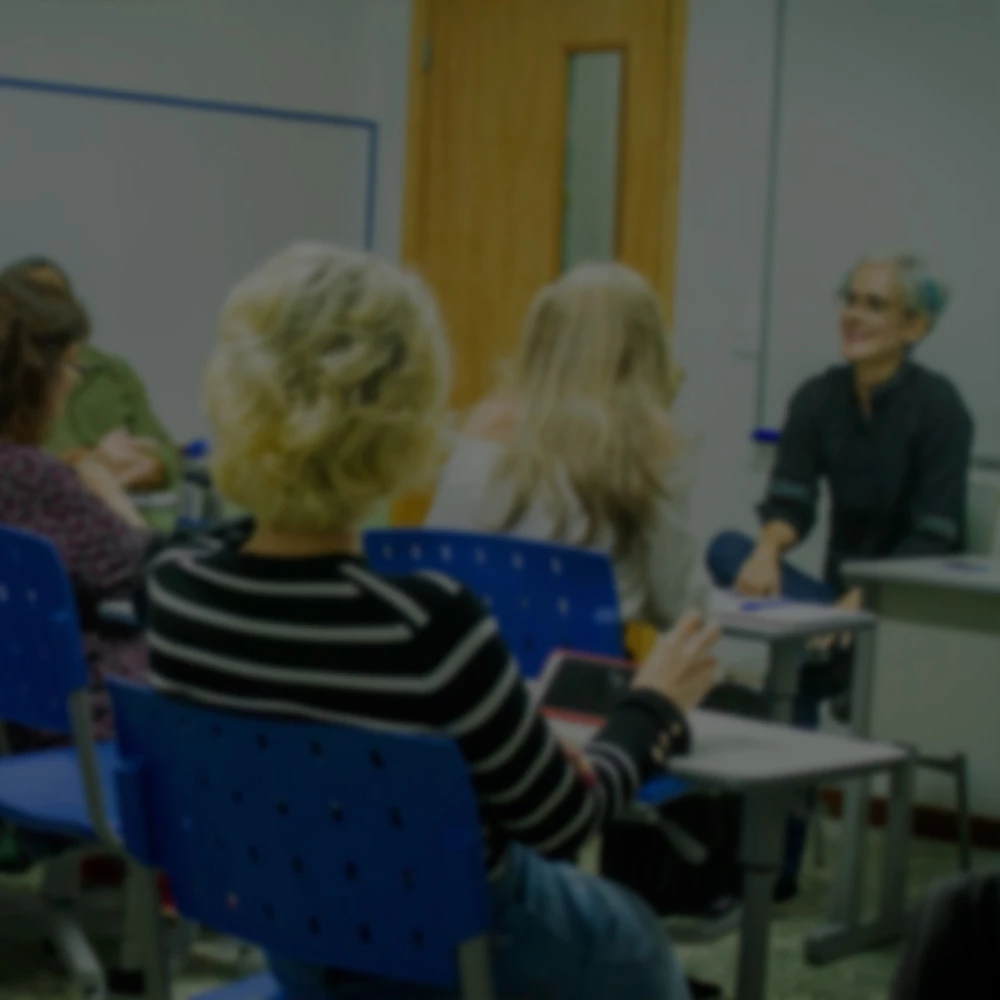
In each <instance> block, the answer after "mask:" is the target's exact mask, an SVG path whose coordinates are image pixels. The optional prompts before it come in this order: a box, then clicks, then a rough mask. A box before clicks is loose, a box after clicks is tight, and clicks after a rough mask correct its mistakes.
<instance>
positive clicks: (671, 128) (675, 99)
mask: <svg viewBox="0 0 1000 1000" xmlns="http://www.w3.org/2000/svg"><path fill="white" fill-rule="evenodd" d="M433 2H434V0H411V2H410V44H409V71H408V74H407V109H406V152H405V156H406V164H405V172H404V185H403V224H402V259H403V262H404V263H405V264H407V265H410V266H419V260H418V259H417V257H418V252H419V248H420V237H421V226H422V218H421V213H422V208H423V204H424V198H423V185H424V176H425V171H426V168H425V163H424V148H425V147H424V142H423V140H424V121H425V113H426V106H427V99H428V85H427V80H428V73H427V67H426V60H427V59H432V58H433V51H432V50H429V49H428V48H427V46H428V45H430V44H432V42H431V40H430V22H431V4H432V3H433ZM466 2H469V3H474V2H476V0H466ZM608 2H609V3H610V2H613V0H608ZM663 2H664V3H667V4H669V9H668V32H669V37H668V39H667V45H666V47H665V50H664V58H665V59H666V60H667V73H666V79H667V93H666V95H665V100H664V107H665V112H666V122H665V124H664V132H663V136H664V139H665V141H666V144H667V148H666V150H665V151H664V158H663V173H664V176H663V178H662V182H663V185H664V195H663V220H662V226H661V228H660V234H661V236H660V238H661V240H662V244H661V247H660V254H659V258H660V262H661V266H660V267H659V269H658V272H659V273H656V274H647V277H648V278H649V280H650V282H651V283H652V285H653V287H654V289H655V290H656V292H657V294H658V296H659V299H660V304H661V307H662V309H663V314H664V317H665V319H666V322H667V325H668V328H670V329H671V330H672V329H673V312H674V285H675V280H676V279H675V272H676V266H677V233H678V224H679V215H680V172H681V143H682V141H683V126H684V122H683V116H684V72H685V62H684V57H685V49H686V45H687V5H688V0H663ZM603 47H604V48H609V49H610V48H620V47H621V39H620V38H608V39H607V41H606V43H604V45H603ZM600 48H602V44H601V43H600V42H596V41H595V42H594V43H593V44H592V45H588V46H587V49H591V50H594V49H600ZM577 51H581V49H580V48H579V47H571V46H567V56H568V55H569V54H570V53H571V52H577ZM625 99H626V101H628V100H630V99H633V97H632V95H630V94H628V93H626V95H625ZM564 117H565V109H564ZM563 155H565V151H564V153H563ZM560 169H564V164H563V163H562V160H561V161H560ZM621 183H622V180H621V179H619V185H620V184H621ZM618 200H619V204H621V190H620V189H619V193H618ZM618 224H619V225H620V220H619V222H618ZM672 380H673V389H674V391H675V392H676V391H677V389H679V387H680V385H681V383H682V382H683V380H684V372H683V369H681V367H680V366H679V365H677V364H676V363H675V364H674V366H673V374H672ZM425 512H426V498H421V497H419V496H418V495H416V494H404V495H403V496H400V497H398V498H397V499H396V501H395V503H394V504H393V506H392V513H391V515H390V521H391V523H395V524H409V525H412V524H417V523H423V515H424V513H425Z"/></svg>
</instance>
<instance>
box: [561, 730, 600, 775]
mask: <svg viewBox="0 0 1000 1000" xmlns="http://www.w3.org/2000/svg"><path fill="white" fill-rule="evenodd" d="M558 743H559V746H560V747H562V751H563V753H564V754H565V755H566V757H567V758H568V760H569V762H570V766H571V767H572V768H573V770H574V771H575V772H576V776H577V777H578V778H579V779H580V780H581V781H582V782H583V783H584V784H585V785H587V786H593V785H596V784H597V781H598V779H597V772H596V771H595V770H594V767H593V765H592V764H591V763H590V761H589V760H588V759H587V757H586V755H585V754H584V752H583V751H582V750H581V749H580V748H579V747H576V746H573V744H572V743H569V742H567V741H566V740H562V739H560V740H558Z"/></svg>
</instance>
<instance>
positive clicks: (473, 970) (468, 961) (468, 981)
mask: <svg viewBox="0 0 1000 1000" xmlns="http://www.w3.org/2000/svg"><path fill="white" fill-rule="evenodd" d="M458 975H459V982H460V984H461V995H462V1000H493V998H494V992H493V969H492V962H491V959H490V939H489V936H488V935H483V936H482V937H478V938H473V939H472V940H471V941H466V942H465V944H463V945H462V946H461V948H460V949H459V952H458Z"/></svg>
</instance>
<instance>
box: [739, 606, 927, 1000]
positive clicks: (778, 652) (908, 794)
mask: <svg viewBox="0 0 1000 1000" xmlns="http://www.w3.org/2000/svg"><path fill="white" fill-rule="evenodd" d="M876 630H877V622H876V620H875V619H874V618H873V617H872V618H869V619H868V620H867V621H863V622H857V623H854V624H853V625H848V626H841V627H840V628H838V629H837V631H842V632H850V633H852V634H853V635H854V642H855V653H854V670H853V679H852V686H851V703H852V708H851V725H850V729H851V733H852V734H853V735H854V736H855V737H857V738H858V739H868V738H870V735H871V715H872V687H873V683H874V668H875V638H876ZM829 631H830V626H829V625H828V624H825V625H821V626H818V627H813V626H807V625H803V626H795V627H791V628H789V629H787V630H785V631H780V630H779V631H776V630H771V629H763V628H762V629H760V630H756V629H754V628H752V626H749V625H747V624H743V625H728V626H726V625H724V632H725V633H726V634H727V635H729V636H732V637H734V638H741V639H752V640H755V641H763V642H766V643H767V644H768V669H767V679H766V682H765V690H766V691H767V694H768V699H769V701H770V704H771V712H772V718H773V719H774V720H775V721H776V722H784V723H789V724H790V723H791V721H792V716H793V709H794V703H795V698H796V695H797V694H798V687H799V671H800V669H801V664H802V662H803V658H804V654H805V651H806V645H807V642H808V640H809V639H810V638H813V637H814V636H817V635H823V634H826V633H829ZM913 774H914V771H913V767H912V766H910V767H908V768H906V769H902V770H897V771H895V772H893V776H892V780H891V790H890V798H889V821H888V825H887V827H886V839H885V860H884V868H883V877H882V880H881V884H880V886H879V901H878V908H877V911H876V913H875V915H874V916H873V917H871V918H868V919H866V918H865V917H864V916H863V913H862V886H863V884H864V875H865V865H866V861H867V832H868V808H869V798H870V792H871V782H870V780H869V779H868V778H857V779H854V780H852V781H850V782H849V783H848V785H847V789H846V796H845V806H844V816H843V822H842V829H843V840H842V843H841V845H840V849H839V851H838V853H837V860H836V863H835V870H834V876H833V884H832V886H831V891H830V898H829V903H828V907H827V913H826V917H825V919H824V921H823V923H822V924H821V925H820V926H819V927H817V928H816V929H815V930H813V931H812V932H811V933H810V934H809V936H808V937H807V938H806V942H805V946H804V951H805V956H806V959H807V961H809V962H810V963H812V964H814V965H822V964H825V963H827V962H832V961H834V960H836V959H838V958H844V957H846V956H848V955H853V954H856V953H857V952H859V951H863V950H865V949H868V948H876V947H880V946H882V945H885V944H888V943H891V942H893V941H897V940H899V939H900V938H901V937H902V936H903V933H904V932H905V929H906V877H907V870H908V858H909V837H910V813H911V811H912V801H913V791H914V776H913ZM790 805H791V799H788V800H787V801H786V813H787V809H788V808H789V807H790ZM769 808H773V807H769ZM762 811H763V812H764V813H766V812H767V811H768V810H767V809H763V807H760V808H758V807H755V806H752V805H751V802H750V799H748V809H747V813H748V818H747V820H746V825H747V828H748V831H751V829H752V836H753V845H750V844H749V842H748V843H747V844H746V845H745V846H746V849H747V851H749V852H750V853H752V854H753V855H754V860H753V861H752V862H748V864H749V865H750V867H748V869H747V870H748V871H750V870H752V868H753V866H755V865H762V864H764V865H765V866H766V865H768V864H770V863H771V861H770V859H768V858H766V857H765V856H764V854H763V853H761V848H760V845H761V844H763V843H765V841H766V837H768V836H771V837H774V836H775V835H774V833H773V831H771V830H770V829H769V828H767V827H766V824H767V823H771V822H772V820H771V819H767V820H765V819H763V818H761V816H760V815H758V813H761V812H762ZM751 817H754V818H752V819H751ZM749 835H750V832H748V836H749ZM775 839H776V841H777V842H779V843H780V842H781V838H780V837H777V838H775ZM779 860H780V859H779ZM751 887H753V888H752V891H753V892H754V893H759V892H761V891H763V890H762V889H761V888H760V886H758V885H756V883H755V882H752V881H751V880H750V879H749V878H748V882H747V892H746V893H745V896H746V900H745V905H747V906H749V894H750V892H751ZM768 891H769V892H773V879H772V880H771V884H770V888H769V889H768ZM760 906H761V904H760V903H759V902H757V903H755V907H756V908H758V909H759V907H760ZM749 975H750V973H749V972H748V976H749ZM741 976H742V973H741ZM750 978H751V979H752V978H753V977H752V976H751V977H750ZM746 995H747V996H748V997H753V996H755V994H754V993H752V992H751V993H748V994H746ZM739 997H740V1000H744V993H743V992H742V986H741V992H740V993H739Z"/></svg>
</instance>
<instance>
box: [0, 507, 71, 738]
mask: <svg viewBox="0 0 1000 1000" xmlns="http://www.w3.org/2000/svg"><path fill="white" fill-rule="evenodd" d="M86 685H87V666H86V660H85V658H84V653H83V642H82V640H81V636H80V626H79V621H78V619H77V613H76V600H75V598H74V595H73V589H72V587H71V586H70V583H69V579H68V577H67V575H66V570H65V568H64V567H63V564H62V560H61V559H60V557H59V553H58V552H57V551H56V548H55V546H54V545H53V544H52V543H51V542H49V541H48V540H47V539H45V538H40V537H39V536H37V535H33V534H30V533H29V532H26V531H20V530H18V529H16V528H7V527H2V526H0V720H3V721H5V722H16V723H19V724H20V725H22V726H30V727H31V728H34V729H46V730H50V731H52V732H57V733H69V731H70V719H69V708H68V701H69V697H70V695H72V694H73V693H74V692H76V691H79V690H80V689H82V688H84V687H86Z"/></svg>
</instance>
